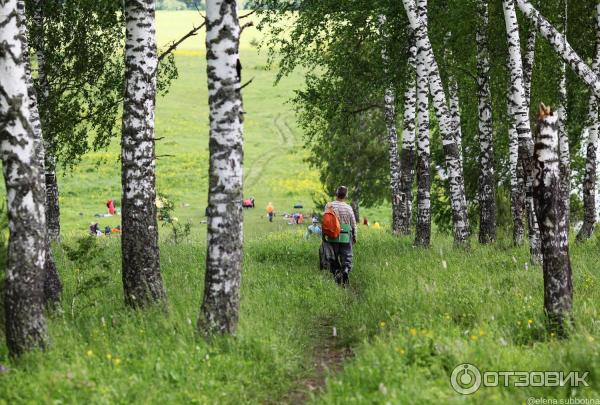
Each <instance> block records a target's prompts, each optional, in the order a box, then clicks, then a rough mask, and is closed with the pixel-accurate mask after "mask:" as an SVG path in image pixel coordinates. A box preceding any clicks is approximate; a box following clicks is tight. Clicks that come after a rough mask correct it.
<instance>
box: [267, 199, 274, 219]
mask: <svg viewBox="0 0 600 405" xmlns="http://www.w3.org/2000/svg"><path fill="white" fill-rule="evenodd" d="M274 210H275V209H274V208H273V203H272V202H269V204H267V216H268V217H269V222H273V215H274Z"/></svg>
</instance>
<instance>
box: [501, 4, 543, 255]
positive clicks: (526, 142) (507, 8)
mask: <svg viewBox="0 0 600 405" xmlns="http://www.w3.org/2000/svg"><path fill="white" fill-rule="evenodd" d="M502 5H503V10H504V20H505V24H506V33H507V40H508V51H509V66H508V68H509V72H510V83H511V84H510V89H509V98H510V109H509V111H510V113H511V115H512V119H513V120H514V122H515V127H516V132H517V134H518V139H519V148H518V154H519V156H518V158H519V162H520V163H519V164H520V165H522V166H523V173H524V176H525V190H526V196H527V198H526V204H527V211H528V215H527V217H528V221H529V243H530V250H531V258H532V261H534V262H540V261H541V247H540V240H539V228H538V224H537V219H536V215H535V210H534V203H533V189H532V187H533V183H532V178H531V173H532V170H533V166H532V165H533V160H532V159H533V139H532V137H531V124H530V122H529V109H528V104H527V103H526V100H525V88H524V86H523V62H522V59H521V46H520V40H519V27H518V24H517V15H516V12H515V8H514V3H513V0H502Z"/></svg>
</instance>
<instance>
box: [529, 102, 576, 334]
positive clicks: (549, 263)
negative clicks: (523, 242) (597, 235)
mask: <svg viewBox="0 0 600 405" xmlns="http://www.w3.org/2000/svg"><path fill="white" fill-rule="evenodd" d="M558 121H559V117H558V114H557V113H553V112H552V111H551V110H550V109H549V108H545V106H543V105H542V107H541V110H540V115H539V135H538V139H537V142H536V144H535V167H534V179H535V180H534V194H535V203H536V204H535V205H536V211H537V215H538V218H539V222H540V230H541V234H542V252H543V255H544V308H545V310H546V314H547V316H548V319H549V323H550V330H551V331H556V332H558V333H559V335H565V333H566V330H567V329H568V326H569V325H570V324H571V323H572V307H573V284H572V282H571V262H570V260H569V238H568V222H569V221H568V217H567V210H566V201H565V199H564V198H563V196H562V193H561V177H560V168H559V166H560V164H559V156H558V143H559V141H558V126H559V125H558Z"/></svg>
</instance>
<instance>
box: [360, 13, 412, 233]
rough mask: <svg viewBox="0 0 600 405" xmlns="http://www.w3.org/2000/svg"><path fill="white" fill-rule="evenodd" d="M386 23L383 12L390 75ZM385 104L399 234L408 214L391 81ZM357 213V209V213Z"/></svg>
mask: <svg viewBox="0 0 600 405" xmlns="http://www.w3.org/2000/svg"><path fill="white" fill-rule="evenodd" d="M385 25H386V17H385V15H383V14H381V15H379V30H380V33H381V38H382V48H381V60H382V62H383V70H384V74H385V76H386V77H387V76H389V67H388V66H389V63H390V58H389V56H388V52H387V44H388V41H389V35H388V34H387V31H386V26H385ZM384 106H385V125H386V128H387V132H388V150H389V159H390V190H391V193H392V233H393V234H395V235H397V234H400V233H401V232H402V225H403V222H405V220H404V218H403V215H404V216H405V215H406V207H405V206H406V196H405V195H403V194H402V173H401V171H400V162H399V161H398V132H397V131H396V91H395V89H394V86H393V84H392V83H391V82H390V84H389V86H388V87H387V89H386V90H385V95H384ZM353 201H354V198H353ZM403 209H404V212H403ZM356 213H357V211H355V214H356ZM355 216H356V215H355ZM403 220H404V221H403ZM357 222H358V219H357ZM409 226H410V221H409Z"/></svg>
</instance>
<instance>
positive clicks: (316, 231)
mask: <svg viewBox="0 0 600 405" xmlns="http://www.w3.org/2000/svg"><path fill="white" fill-rule="evenodd" d="M312 235H318V236H321V226H320V225H319V219H318V218H317V217H313V219H312V224H310V225H309V226H308V229H306V233H305V234H304V239H308V238H310V237H311V236H312Z"/></svg>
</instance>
